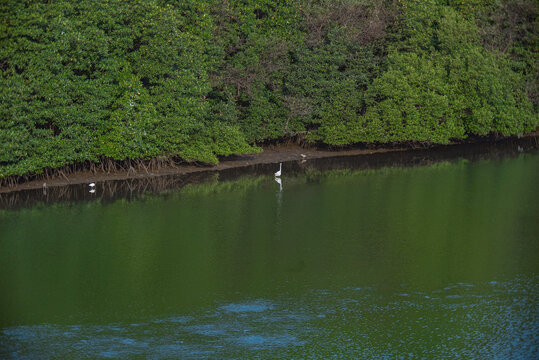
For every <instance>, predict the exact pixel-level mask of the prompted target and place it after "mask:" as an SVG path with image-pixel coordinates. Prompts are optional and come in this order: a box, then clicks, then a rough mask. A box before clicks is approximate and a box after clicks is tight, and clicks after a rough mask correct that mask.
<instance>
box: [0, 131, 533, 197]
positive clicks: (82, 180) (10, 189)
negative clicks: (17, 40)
mask: <svg viewBox="0 0 539 360" xmlns="http://www.w3.org/2000/svg"><path fill="white" fill-rule="evenodd" d="M530 138H535V142H536V144H537V142H538V140H539V131H535V132H533V133H530V134H526V135H524V136H522V137H520V138H517V137H515V136H512V137H505V138H500V139H495V140H492V139H479V140H475V141H468V142H458V143H450V144H447V145H434V146H430V147H428V148H419V147H415V148H414V147H412V146H410V145H408V146H404V145H399V146H395V147H388V146H385V147H384V146H380V147H378V148H371V149H369V148H357V147H356V148H350V149H344V150H343V149H340V150H328V149H321V148H317V147H301V146H300V145H295V144H294V145H291V144H277V145H268V146H264V147H262V149H263V151H262V152H260V153H257V154H244V155H231V156H228V157H226V158H223V159H222V160H221V161H220V162H219V164H217V165H214V166H200V165H198V166H197V165H194V164H185V165H177V166H167V167H163V168H161V169H159V170H152V171H139V172H136V173H133V172H129V171H127V170H118V171H113V172H110V173H107V172H98V173H92V172H91V171H90V170H79V171H77V172H74V173H72V174H68V175H66V176H65V177H61V176H56V177H54V178H50V179H46V180H42V179H39V180H31V181H28V182H24V183H21V184H17V185H14V186H7V185H4V186H1V187H0V194H9V193H15V192H19V191H24V190H36V189H43V184H44V183H46V188H47V189H48V188H55V187H62V186H69V185H80V184H88V183H91V182H94V183H96V184H99V183H103V182H107V181H118V180H135V179H149V178H158V177H164V176H174V175H180V176H181V175H189V174H196V173H205V172H219V171H222V170H226V169H234V168H242V167H248V166H253V165H260V164H278V163H280V162H289V161H302V160H313V159H322V158H329V157H336V158H340V157H347V156H360V155H365V156H368V155H376V154H383V153H399V152H407V151H414V152H417V151H420V152H424V153H425V155H428V154H429V153H430V152H434V151H437V150H439V149H442V148H459V147H464V146H469V145H474V144H488V145H496V144H499V143H502V142H504V141H519V140H522V139H528V140H529V139H530ZM302 154H303V155H305V158H304V157H303V156H302Z"/></svg>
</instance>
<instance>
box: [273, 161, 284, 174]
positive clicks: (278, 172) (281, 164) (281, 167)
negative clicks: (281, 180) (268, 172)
mask: <svg viewBox="0 0 539 360" xmlns="http://www.w3.org/2000/svg"><path fill="white" fill-rule="evenodd" d="M282 169H283V163H279V171H277V172H276V173H275V177H279V176H281V170H282Z"/></svg>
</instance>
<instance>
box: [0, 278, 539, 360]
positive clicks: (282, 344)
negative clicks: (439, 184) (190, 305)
mask: <svg viewBox="0 0 539 360" xmlns="http://www.w3.org/2000/svg"><path fill="white" fill-rule="evenodd" d="M469 285H471V284H465V283H459V284H454V285H449V286H446V287H445V288H440V289H437V290H434V291H433V292H432V293H425V292H416V291H409V290H407V289H400V290H399V291H398V292H396V293H395V294H393V295H387V294H385V295H384V294H381V293H378V292H377V291H376V289H371V290H368V291H363V290H362V291H358V290H357V289H356V288H354V287H349V288H346V289H343V290H339V291H334V292H332V291H329V290H323V291H312V292H311V293H308V294H304V295H303V296H301V297H298V298H280V299H274V300H272V301H269V300H265V299H254V300H246V301H243V302H234V303H225V304H222V303H221V304H217V306H215V307H213V308H209V309H202V310H201V311H200V312H198V313H193V314H188V315H186V316H172V317H164V318H159V319H152V320H149V321H139V322H136V323H125V324H122V323H113V324H105V325H102V326H99V325H75V326H60V325H51V324H42V325H35V326H19V327H11V328H5V329H3V330H2V331H1V332H0V345H2V346H1V347H0V358H2V359H4V358H5V359H38V360H39V359H48V358H80V359H88V358H92V359H108V358H115V359H131V358H149V359H169V358H182V359H214V358H220V359H236V358H327V357H337V358H379V359H384V358H388V359H389V358H391V359H393V358H395V359H398V358H414V357H426V358H442V359H443V358H447V359H449V358H492V359H506V358H507V359H515V358H516V359H527V358H533V357H534V356H535V355H537V353H538V351H539V348H538V344H539V320H538V314H537V308H536V299H537V298H538V294H539V289H538V286H537V285H538V282H537V279H535V278H534V279H528V280H526V279H516V280H515V281H509V282H491V283H485V284H476V285H474V286H469ZM403 290H404V292H403ZM433 294H436V296H437V298H436V301H434V300H435V299H434V298H430V299H426V298H425V296H430V295H433ZM433 296H434V295H433Z"/></svg>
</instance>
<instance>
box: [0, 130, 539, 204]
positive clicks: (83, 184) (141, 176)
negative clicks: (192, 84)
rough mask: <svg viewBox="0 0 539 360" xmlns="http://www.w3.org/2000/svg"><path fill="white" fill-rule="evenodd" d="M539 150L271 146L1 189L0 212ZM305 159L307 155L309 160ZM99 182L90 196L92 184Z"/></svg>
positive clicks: (517, 145)
mask: <svg viewBox="0 0 539 360" xmlns="http://www.w3.org/2000/svg"><path fill="white" fill-rule="evenodd" d="M538 148H539V135H534V136H528V137H524V138H521V139H516V138H508V139H504V140H501V141H496V142H479V143H469V144H454V145H446V146H438V147H434V148H429V149H409V148H407V149H406V148H395V149H370V150H369V149H353V150H346V151H338V152H335V151H327V150H317V149H305V148H300V147H297V146H274V147H268V148H266V149H265V150H264V152H262V153H260V154H255V155H249V156H241V157H239V156H238V157H231V158H228V159H225V160H223V161H222V162H221V163H220V164H219V165H216V166H213V167H196V166H181V167H178V168H167V169H163V170H162V171H159V172H152V173H149V174H146V173H138V174H127V172H123V173H121V172H118V173H111V174H98V175H94V174H92V173H90V172H81V173H76V174H74V175H73V176H71V177H68V179H63V178H57V179H54V180H52V181H49V182H47V187H46V188H43V182H42V181H41V182H37V181H34V182H29V183H25V184H21V185H18V186H17V187H15V188H3V189H0V209H2V208H3V209H13V208H18V207H26V206H33V205H36V204H51V203H56V202H70V201H92V200H99V201H101V202H112V201H115V200H116V199H119V198H123V199H131V198H136V197H139V196H141V195H144V194H147V193H160V192H164V191H167V190H171V189H177V188H181V187H183V186H185V185H187V184H197V183H203V182H206V181H212V180H214V179H215V178H218V179H219V180H220V181H228V180H235V179H238V178H239V177H242V176H253V177H256V176H264V175H265V176H273V173H274V172H275V171H276V170H278V165H277V164H278V163H279V162H282V163H283V176H284V177H285V178H286V176H287V175H289V176H293V175H297V174H302V173H305V172H306V171H326V170H337V169H352V170H363V169H379V168H383V167H412V166H427V165H431V164H434V163H437V162H442V161H453V160H457V159H468V160H470V161H480V160H485V159H497V158H505V157H515V156H518V155H520V154H521V153H525V152H534V151H537V149H538ZM301 154H304V155H306V157H305V158H303V157H302V156H301ZM90 182H95V183H96V187H95V192H94V193H90V192H89V187H88V183H90Z"/></svg>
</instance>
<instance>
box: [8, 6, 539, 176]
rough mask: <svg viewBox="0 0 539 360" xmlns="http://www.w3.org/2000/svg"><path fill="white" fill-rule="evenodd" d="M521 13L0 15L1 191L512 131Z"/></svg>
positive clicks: (532, 21) (526, 74)
mask: <svg viewBox="0 0 539 360" xmlns="http://www.w3.org/2000/svg"><path fill="white" fill-rule="evenodd" d="M537 8H538V6H537V4H536V2H534V1H532V0H500V1H494V0H489V1H479V0H464V1H447V0H444V1H442V0H421V1H420V0H375V1H367V0H339V1H330V0H307V1H301V2H297V1H288V0H287V1H276V0H241V1H240V0H231V1H218V0H182V1H179V0H148V1H142V0H136V1H130V2H125V1H121V0H108V1H107V0H97V1H90V0H80V1H78V2H72V1H68V0H58V1H54V2H50V3H49V2H38V1H33V0H26V1H20V0H17V1H16V0H6V1H3V2H2V3H1V5H0V19H1V20H0V98H1V99H2V102H1V103H0V177H6V176H9V175H24V174H29V173H40V172H42V171H44V169H47V168H56V167H61V166H64V165H68V164H74V163H81V162H85V161H89V160H90V161H94V162H99V161H102V160H103V159H106V158H108V159H114V160H125V159H151V158H155V157H182V158H184V159H186V160H189V161H203V162H209V163H215V162H217V161H218V156H221V155H229V154H233V153H244V152H252V151H257V148H256V146H253V145H252V144H253V143H254V142H261V141H265V140H268V139H278V138H281V137H286V136H295V135H300V136H306V139H308V140H310V141H313V142H322V143H326V144H330V145H338V146H343V145H348V144H353V143H358V142H402V141H424V142H429V143H447V142H449V141H450V140H451V139H462V138H465V137H467V136H469V135H486V134H489V133H498V134H503V135H511V134H517V133H522V132H527V131H531V130H533V129H535V128H536V127H537V126H538V125H539V119H538V116H537V104H538V102H539V101H538V98H539V97H538V96H537V94H538V91H537V78H538V73H537V69H539V66H537V59H538V58H537V56H538V55H537V51H536V50H537V44H538V38H539V37H538V35H537V31H538V30H537V29H538V28H539V27H538V26H537V18H538V17H537Z"/></svg>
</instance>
